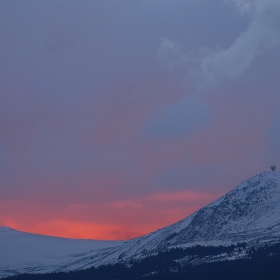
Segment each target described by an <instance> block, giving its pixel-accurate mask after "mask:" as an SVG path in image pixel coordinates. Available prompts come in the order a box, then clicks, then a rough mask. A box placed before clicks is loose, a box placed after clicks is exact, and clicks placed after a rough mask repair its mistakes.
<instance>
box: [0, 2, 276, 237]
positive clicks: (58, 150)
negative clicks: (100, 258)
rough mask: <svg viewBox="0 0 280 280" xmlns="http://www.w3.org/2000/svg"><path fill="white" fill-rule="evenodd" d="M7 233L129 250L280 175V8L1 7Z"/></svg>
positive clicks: (1, 219)
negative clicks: (96, 241) (237, 190)
mask: <svg viewBox="0 0 280 280" xmlns="http://www.w3.org/2000/svg"><path fill="white" fill-rule="evenodd" d="M0 38H1V39H0V167H1V169H0V179H1V180H0V211H1V216H0V225H6V226H11V227H14V228H16V229H19V230H25V231H30V232H38V233H44V234H51V235H59V236H67V237H82V238H102V239H104V238H108V239H124V238H131V237H135V236H138V235H141V234H144V233H148V232H150V231H152V230H155V229H157V228H159V227H162V226H165V225H168V224H170V223H173V222H176V221H177V220H179V219H181V218H184V217H186V216H187V215H189V214H191V213H192V212H193V211H195V210H197V209H198V208H200V207H202V206H205V205H206V204H207V203H210V202H211V201H213V200H214V199H216V198H218V197H219V196H220V195H222V194H224V193H226V192H228V191H229V190H231V189H232V188H233V187H235V186H236V185H237V184H239V183H240V182H241V181H242V180H245V179H248V178H249V177H251V176H253V175H255V174H257V173H260V172H262V171H264V170H268V169H269V166H270V165H271V164H275V165H280V144H279V143H280V141H279V139H280V92H279V89H280V78H279V74H280V71H279V70H280V1H279V0H265V1H264V0H211V1H206V0H204V1H203V0H186V1H181V0H141V1H132V0H115V1H114V0H111V1H110V0H95V1H90V0H88V1H86V0H79V1H76V0H75V1H74V0H68V1H62V0H48V1H37V0H25V1H20V0H17V1H16V0H14V1H11V0H2V1H1V2H0Z"/></svg>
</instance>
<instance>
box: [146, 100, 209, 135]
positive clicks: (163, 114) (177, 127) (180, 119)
mask: <svg viewBox="0 0 280 280" xmlns="http://www.w3.org/2000/svg"><path fill="white" fill-rule="evenodd" d="M209 116H210V112H209V109H208V108H207V106H206V105H205V104H204V103H202V102H201V101H200V100H199V99H198V98H197V97H196V96H185V97H184V98H183V99H182V100H180V102H178V103H174V104H171V105H167V106H161V107H157V108H156V109H155V110H154V111H153V113H152V114H151V115H150V117H149V119H148V121H147V123H146V131H147V133H148V134H149V135H150V136H152V137H156V138H162V137H163V138H166V137H172V136H178V135H189V134H191V133H193V132H194V131H196V130H198V129H199V128H201V126H205V125H206V124H207V122H208V119H209Z"/></svg>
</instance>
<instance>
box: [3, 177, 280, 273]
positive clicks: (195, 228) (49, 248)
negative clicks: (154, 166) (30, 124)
mask: <svg viewBox="0 0 280 280" xmlns="http://www.w3.org/2000/svg"><path fill="white" fill-rule="evenodd" d="M279 238H280V172H263V173H261V174H259V175H256V176H254V177H253V178H251V179H249V180H246V181H243V182H242V183H241V184H240V185H239V186H237V187H236V188H235V189H233V190H232V191H230V192H229V193H227V194H226V195H224V196H223V197H221V198H220V199H218V200H217V201H215V202H213V203H211V204H210V205H208V206H206V207H204V208H201V209H200V210H198V211H197V212H195V213H194V214H192V215H191V216H189V217H187V218H185V219H183V220H181V221H179V222H177V223H175V224H172V225H170V226H167V227H165V228H162V229H159V230H157V231H155V232H152V233H150V234H147V235H145V236H141V237H138V238H135V239H132V240H129V241H117V242H116V241H94V240H71V239H65V238H54V237H47V236H42V235H34V234H28V233H22V232H18V231H15V230H12V229H9V228H3V227H2V228H0V277H4V276H6V275H13V274H16V273H22V272H41V273H43V272H50V271H69V270H75V269H83V268H88V267H91V266H96V265H100V264H105V263H116V262H118V261H122V260H124V261H125V260H128V259H131V258H133V259H137V258H143V257H145V256H146V255H147V254H151V253H154V252H158V251H160V250H164V249H166V248H170V247H177V246H179V247H187V246H193V245H195V244H201V245H229V244H232V243H236V242H249V243H250V242H251V243H253V242H256V241H260V242H261V243H265V242H269V241H271V240H279Z"/></svg>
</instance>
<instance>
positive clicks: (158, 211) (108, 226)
mask: <svg viewBox="0 0 280 280" xmlns="http://www.w3.org/2000/svg"><path fill="white" fill-rule="evenodd" d="M219 195H220V194H216V195H214V194H207V193H199V192H193V191H181V192H161V193H155V194H152V195H150V196H146V197H139V198H133V199H131V200H128V201H116V202H114V203H112V204H108V203H103V204H102V203H100V204H98V205H97V204H94V205H91V204H72V205H68V206H65V207H64V208H65V209H64V212H63V213H59V212H57V211H56V207H58V208H59V207H61V205H60V206H56V205H53V206H52V210H51V211H50V210H49V209H48V208H47V206H42V205H35V204H34V205H30V203H29V204H28V203H25V202H9V203H0V211H1V212H2V213H3V215H2V217H1V218H0V224H1V225H3V226H8V227H11V228H14V229H16V230H19V231H24V232H30V233H35V234H44V235H49V236H57V237H65V238H76V239H100V240H126V239H131V238H134V237H137V236H141V235H144V234H147V233H150V232H152V231H154V230H157V229H159V228H162V227H164V226H167V225H169V224H172V223H175V222H177V221H179V220H180V219H183V218H185V217H187V216H188V215H190V214H192V213H193V212H195V211H196V210H198V209H199V208H201V207H203V206H205V205H207V204H208V203H210V202H212V201H214V200H215V199H216V198H218V197H219ZM11 205H13V207H11ZM27 205H28V206H27ZM11 209H14V210H11ZM38 213H39V214H38ZM56 213H57V214H56ZM92 213H95V215H93V214H92Z"/></svg>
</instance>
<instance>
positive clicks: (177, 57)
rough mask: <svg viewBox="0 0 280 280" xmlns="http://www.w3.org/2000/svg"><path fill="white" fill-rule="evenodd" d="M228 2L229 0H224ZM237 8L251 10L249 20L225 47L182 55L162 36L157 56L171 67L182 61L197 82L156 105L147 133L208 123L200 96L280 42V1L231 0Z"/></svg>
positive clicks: (183, 131) (174, 132)
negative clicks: (182, 94)
mask: <svg viewBox="0 0 280 280" xmlns="http://www.w3.org/2000/svg"><path fill="white" fill-rule="evenodd" d="M227 2H228V1H227ZM230 3H231V4H234V5H235V6H236V7H237V8H238V9H239V11H240V12H241V13H242V14H244V13H251V14H252V19H251V22H250V24H249V26H248V28H247V30H245V31H244V32H242V33H241V34H240V35H239V36H238V38H236V40H235V41H234V42H233V43H232V44H231V45H230V46H229V47H228V48H224V49H223V48H220V47H217V48H216V49H214V50H213V49H212V50H211V49H203V50H202V51H201V52H199V53H198V54H193V53H189V54H184V53H183V52H182V46H181V45H180V44H178V43H176V42H175V41H171V40H169V39H166V38H165V39H162V42H161V44H160V46H159V48H158V54H157V55H158V58H159V59H160V60H161V61H163V62H164V63H165V64H166V65H167V67H168V68H169V69H170V70H174V69H175V68H176V67H180V66H182V64H185V65H186V67H187V69H188V73H187V76H188V78H190V79H193V80H194V81H195V83H196V91H195V92H194V93H193V96H189V95H187V96H185V97H184V98H182V99H181V100H180V101H178V102H176V103H173V104H168V105H166V106H162V107H160V108H157V109H156V110H155V111H154V112H153V113H152V114H151V116H150V118H149V120H148V125H147V131H148V133H149V134H150V135H153V136H157V137H166V136H169V135H178V134H190V133H192V132H193V131H194V130H197V129H201V128H203V127H205V124H207V120H208V119H209V116H210V110H209V109H208V107H207V105H206V104H205V103H203V101H202V99H201V98H200V97H201V95H203V94H205V92H207V91H209V89H210V88H213V87H215V86H216V85H217V84H219V83H220V82H223V81H226V80H235V79H237V78H239V77H240V76H241V75H243V74H244V73H245V72H246V71H247V70H248V69H249V67H250V66H251V65H252V63H253V61H254V60H255V59H256V58H257V57H258V56H260V55H261V54H262V53H263V52H265V51H267V50H269V49H272V48H275V47H278V46H279V45H280V33H279V30H280V2H279V1H276V0H268V1H261V0H232V1H231V2H230Z"/></svg>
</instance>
